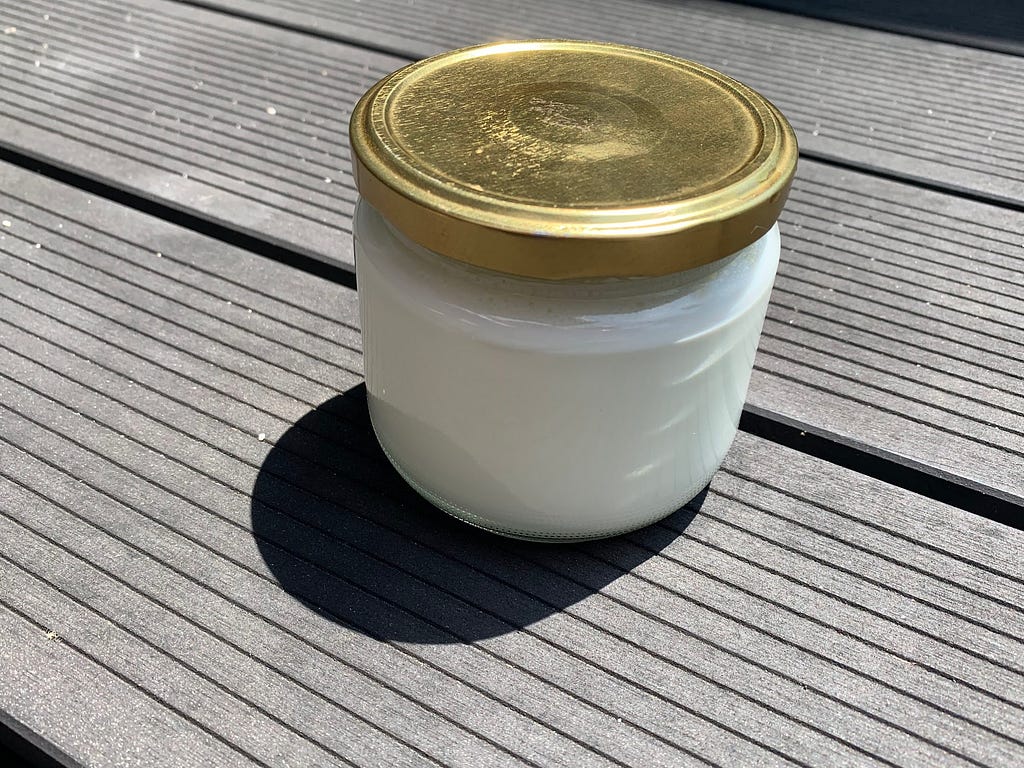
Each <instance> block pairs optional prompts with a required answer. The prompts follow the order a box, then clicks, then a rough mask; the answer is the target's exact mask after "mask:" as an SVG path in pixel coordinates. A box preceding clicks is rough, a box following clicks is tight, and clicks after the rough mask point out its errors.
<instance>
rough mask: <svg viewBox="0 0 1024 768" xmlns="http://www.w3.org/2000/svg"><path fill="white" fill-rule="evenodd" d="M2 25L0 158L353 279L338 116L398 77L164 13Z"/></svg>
mask: <svg viewBox="0 0 1024 768" xmlns="http://www.w3.org/2000/svg"><path fill="white" fill-rule="evenodd" d="M2 13H3V23H4V24H5V25H10V26H9V27H6V28H7V29H13V30H14V31H13V32H11V33H9V34H5V35H2V36H0V66H2V67H3V69H4V88H3V91H2V93H0V136H2V139H0V142H2V143H3V144H5V145H6V146H8V147H12V148H14V149H16V150H17V151H20V152H24V153H27V154H29V155H32V156H35V157H39V158H42V159H44V160H46V161H47V162H51V163H55V164H57V165H60V166H64V167H67V168H71V169H73V170H75V171H78V172H82V173H84V174H86V175H89V176H92V177H95V178H99V179H101V180H102V181H104V182H106V183H109V184H112V185H113V186H115V187H117V188H119V189H123V190H127V191H128V192H130V193H132V194H136V195H141V196H143V197H145V198H149V199H153V200H157V201H159V202H161V203H164V204H167V205H170V206H172V207H175V208H178V209H181V210H184V211H186V212H189V213H198V214H199V215H201V216H202V217H203V218H205V219H209V220H212V221H214V222H217V223H219V224H223V225H226V226H228V227H230V228H232V229H236V230H240V231H243V232H245V233H248V234H255V235H257V236H258V237H260V238H262V239H264V240H268V241H271V242H274V243H279V244H283V245H285V246H287V247H289V248H291V249H294V250H298V251H301V252H303V253H306V254H309V255H314V256H316V257H318V258H321V259H323V258H326V259H328V260H333V261H337V262H341V263H344V264H348V265H351V264H352V258H351V246H350V243H349V241H350V237H349V235H348V233H347V231H346V230H347V229H348V226H349V219H350V216H351V211H352V203H353V200H354V196H355V193H354V191H353V187H352V179H351V175H350V172H349V163H348V140H347V120H348V112H349V111H350V109H351V106H352V104H353V103H354V102H355V100H356V98H357V97H358V96H359V94H360V93H361V92H362V91H363V90H365V89H366V88H367V87H368V86H369V85H370V84H372V83H373V82H374V81H376V80H377V79H379V78H380V77H381V76H382V75H384V74H385V73H386V72H388V71H390V70H392V69H395V68H397V67H398V66H400V65H401V64H403V63H404V61H402V60H400V59H397V58H394V57H388V56H383V55H379V54H374V53H371V52H369V51H364V50H361V49H359V48H357V47H353V46H342V45H338V44H334V43H328V42H323V41H317V40H314V39H311V38H309V37H308V36H306V35H301V34H297V33H293V32H288V31H286V30H276V29H272V28H270V27H268V26H266V25H264V24H255V23H247V22H246V23H239V22H238V21H236V20H233V19H231V18H228V17H225V16H223V15H222V14H219V13H213V12H208V11H197V10H196V9H193V8H188V7H183V6H178V5H175V4H173V3H168V2H155V3H150V4H147V6H146V7H140V6H136V5H131V4H123V3H108V2H105V1H104V0H101V2H97V3H92V2H77V0H76V1H75V2H69V3H48V2H36V0H30V1H29V2H27V3H24V4H18V5H17V6H16V7H8V8H4V10H3V12H2Z"/></svg>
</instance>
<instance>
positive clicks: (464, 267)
mask: <svg viewBox="0 0 1024 768" xmlns="http://www.w3.org/2000/svg"><path fill="white" fill-rule="evenodd" d="M360 205H366V206H367V207H368V208H370V209H371V210H372V211H373V214H374V215H375V216H377V217H379V218H380V220H381V222H382V223H383V224H384V226H385V227H386V228H387V230H388V232H389V233H390V234H391V236H392V237H394V238H395V239H396V240H397V241H398V242H399V243H401V244H402V245H403V246H404V247H405V248H406V249H407V250H408V251H409V253H410V254H412V255H413V256H415V257H416V258H417V259H421V260H423V261H424V262H425V263H427V264H429V265H430V268H432V269H436V270H439V271H442V272H449V273H452V274H457V275H458V276H459V279H460V280H464V281H469V282H471V283H477V284H479V285H480V286H481V287H486V288H487V289H489V290H497V291H503V292H508V293H516V294H527V295H531V296H538V297H550V298H572V299H587V298H593V299H614V298H629V297H634V296H650V295H657V294H661V293H675V294H678V293H679V292H686V290H687V289H688V288H690V287H692V286H695V285H697V284H699V283H701V282H702V281H703V280H705V279H707V278H708V277H710V276H712V275H714V274H716V273H717V272H720V271H722V270H724V269H726V268H727V267H728V266H729V265H730V264H732V263H733V262H734V261H735V260H736V259H738V258H742V257H743V256H744V255H745V254H749V253H752V252H754V251H755V250H756V249H757V248H758V245H759V243H760V241H756V242H754V243H752V244H751V245H749V246H747V247H746V248H744V249H743V250H741V251H737V252H736V253H733V254H730V255H728V256H725V257H723V258H721V259H717V260H716V261H713V262H711V263H709V264H704V265H702V266H699V267H694V268H693V269H688V270H685V271H682V272H673V273H671V274H667V275H658V276H654V277H651V276H642V277H629V276H622V277H593V278H571V279H567V280H545V279H542V278H536V277H523V276H520V275H514V274H509V273H506V272H497V271H494V270H490V269H486V268H484V267H478V266H475V265H473V264H467V263H466V262H463V261H459V260H458V259H453V258H451V257H449V256H445V255H443V254H440V253H437V252H436V251H432V250H430V249H428V248H425V247H423V246H422V245H419V244H418V243H415V242H413V241H412V240H410V239H409V238H408V237H407V236H406V235H405V234H403V233H402V232H401V231H399V230H398V229H397V228H396V227H395V226H394V225H393V224H392V223H391V222H390V221H388V220H387V219H386V218H385V217H383V216H382V215H381V214H380V213H379V212H378V211H377V210H376V209H373V208H372V206H370V205H369V204H368V203H366V202H365V201H360Z"/></svg>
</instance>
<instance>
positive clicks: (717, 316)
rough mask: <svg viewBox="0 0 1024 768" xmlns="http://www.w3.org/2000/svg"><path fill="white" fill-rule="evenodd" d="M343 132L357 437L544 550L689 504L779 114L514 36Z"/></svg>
mask: <svg viewBox="0 0 1024 768" xmlns="http://www.w3.org/2000/svg"><path fill="white" fill-rule="evenodd" d="M350 135H351V137H352V139H351V140H352V145H353V159H354V163H353V165H354V168H355V169H356V181H357V185H358V187H359V190H360V194H361V200H360V202H359V204H358V207H357V210H356V215H355V220H354V232H355V253H356V267H357V278H358V285H359V299H360V314H361V319H362V330H363V337H364V357H365V365H366V385H367V394H368V401H369V409H370V416H371V421H372V423H373V426H374V430H375V431H376V434H377V437H378V439H379V441H380V443H381V446H382V447H383V449H384V451H385V453H386V454H387V456H388V458H389V459H390V460H391V462H392V463H393V464H394V466H395V467H396V468H397V469H398V471H399V472H400V473H401V474H402V476H403V477H405V479H406V480H407V481H408V482H409V483H410V485H412V486H413V487H414V488H415V489H416V490H417V491H418V492H419V493H420V494H421V495H422V496H424V497H425V498H426V499H427V500H429V501H430V502H431V503H433V504H434V505H435V506H437V507H439V508H440V509H442V510H444V511H445V512H448V513H449V514H452V515H454V516H456V517H458V518H461V519H462V520H465V521H466V522H469V523H472V524H474V525H477V526H480V527H483V528H486V529H488V530H491V531H494V532H497V533H502V534H505V535H510V536H516V537H521V538H528V539H536V540H547V541H552V540H562V541H565V540H581V539H589V538H598V537H603V536H611V535H615V534H618V533H622V532H625V531H628V530H631V529H635V528H638V527H641V526H644V525H647V524H649V523H651V522H654V521H655V520H658V519H660V518H662V517H665V516H666V515H669V514H671V513H672V512H673V511H675V510H676V509H678V508H679V507H681V506H682V505H684V504H685V503H686V502H687V501H689V500H690V499H691V498H692V497H693V496H695V495H696V494H697V493H699V492H700V491H701V489H702V488H703V487H704V486H705V485H706V484H707V483H708V482H709V481H710V479H711V476H712V474H713V473H714V472H715V470H716V469H717V468H718V466H719V464H720V463H721V461H722V459H723V457H724V455H725V453H726V451H727V450H728V448H729V445H730V443H731V442H732V439H733V437H734V436H735V433H736V429H737V425H738V422H739V416H740V413H741V410H742V407H743V402H744V398H745V395H746V390H747V385H748V383H749V379H750V374H751V370H752V366H753V360H754V353H755V351H756V347H757V341H758V337H759V334H760V330H761V325H762V323H763V320H764V315H765V310H766V307H767V303H768V299H769V296H770V293H771V288H772V283H773V280H774V277H775V271H776V268H777V266H778V261H779V250H780V249H779V234H778V227H777V225H776V223H775V222H776V219H777V218H778V214H779V212H780V211H781V208H782V205H783V202H784V200H785V197H786V193H787V192H788V188H789V184H790V181H791V179H792V174H793V171H794V168H795V163H796V142H795V138H794V136H793V133H792V130H791V128H790V127H789V125H788V124H787V123H786V121H785V119H784V118H783V117H782V116H781V115H780V114H779V113H778V111H777V110H776V109H775V108H774V107H772V106H771V104H769V103H768V102H767V101H766V100H764V99H763V98H762V97H760V96H759V95H758V94H756V93H754V92H753V91H751V90H750V89H748V88H746V87H745V86H742V85H740V84H739V83H736V82H735V81H732V80H730V79H729V78H726V77H725V76H724V75H721V74H719V73H716V72H714V71H713V70H709V69H706V68H704V67H701V66H699V65H696V64H693V63H691V62H685V61H682V60H679V59H675V58H673V57H670V56H667V55H664V54H660V53H655V52H651V51H644V50H640V49H635V48H629V47H626V46H617V45H610V44H600V43H581V42H574V41H526V42H519V43H502V44H495V45H489V46H479V47H476V48H471V49H463V50H461V51H456V52H452V53H448V54H442V55H441V56H438V57H434V58H432V59H428V60H425V61H423V62H419V63H417V64H414V65H411V66H410V67H406V68H405V69H402V70H399V71H398V72H397V73H395V74H393V75H391V76H389V77H388V78H385V79H384V80H382V81H381V82H380V83H378V84H377V85H376V86H374V88H373V89H371V90H370V91H369V92H368V93H367V94H366V96H364V97H363V99H362V100H361V101H360V103H359V104H358V105H357V107H356V110H355V112H354V114H353V118H352V125H351V132H350Z"/></svg>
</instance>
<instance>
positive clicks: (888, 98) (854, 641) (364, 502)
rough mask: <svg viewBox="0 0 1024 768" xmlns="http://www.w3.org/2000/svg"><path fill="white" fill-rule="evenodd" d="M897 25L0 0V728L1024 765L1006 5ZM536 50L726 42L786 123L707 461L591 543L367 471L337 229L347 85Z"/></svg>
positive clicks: (1013, 176)
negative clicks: (716, 461) (775, 262)
mask: <svg viewBox="0 0 1024 768" xmlns="http://www.w3.org/2000/svg"><path fill="white" fill-rule="evenodd" d="M762 4H763V3H762ZM769 4H771V3H769ZM779 4H782V5H786V6H787V7H791V8H792V7H795V6H796V5H797V4H796V3H795V2H788V3H776V5H779ZM8 6H9V7H8ZM836 18H840V19H847V20H851V21H856V22H859V23H867V21H866V20H865V19H862V18H857V17H853V16H849V15H845V16H844V15H842V14H840V15H838V16H836ZM901 18H902V17H901ZM886 24H891V25H893V28H898V29H900V30H902V31H903V32H904V33H907V32H910V31H914V32H916V33H918V34H919V35H920V36H912V35H909V34H895V33H892V32H886V31H883V30H881V29H868V28H866V27H864V26H853V25H852V24H844V23H841V22H839V21H827V20H819V19H812V18H808V17H804V16H799V15H794V14H789V13H783V12H779V11H773V10H765V9H762V8H754V7H749V6H746V5H738V4H733V3H725V2H712V1H711V0H694V1H693V2H667V1H666V0H597V1H596V2H590V3H584V2H575V3H571V2H567V0H559V1H558V2H553V3H552V2H541V0H527V1H525V2H521V3H507V2H497V0H484V1H482V2H475V3H455V2H443V1H441V0H429V1H428V0H416V2H411V0H377V1H375V2H368V1H366V2H359V1H358V0H190V1H189V2H170V1H169V0H148V1H147V2H142V0H138V1H136V2H128V1H126V0H61V1H60V2H56V1H53V2H50V1H44V0H21V2H18V3H13V2H12V3H7V4H5V7H3V8H0V32H2V34H0V65H2V70H0V72H2V76H0V360H2V362H0V586H2V589H0V726H2V727H3V729H6V730H5V731H3V732H2V733H0V735H2V737H3V738H2V740H0V745H6V748H8V749H10V750H13V751H14V752H16V753H18V754H20V755H21V756H22V757H27V758H28V759H29V760H31V761H34V762H36V763H39V764H43V763H44V762H45V761H46V760H49V761H51V762H50V764H53V763H52V761H56V762H57V763H58V764H63V765H71V766H79V765H82V766H107V765H125V766H146V767H149V766H193V765H194V766H197V767H198V766H203V768H206V767H208V766H213V765H232V766H234V765H261V766H275V767H276V766H285V765H289V766H313V765H325V766H326V765H350V766H389V767H390V766H421V765H443V766H468V767H473V768H476V767H477V766H491V765H494V766H505V765H519V764H523V765H532V766H545V767H546V766H571V767H572V768H576V767H577V766H591V765H594V766H598V765H600V766H604V765H618V766H633V765H636V766H644V768H647V767H648V766H677V765H723V766H746V765H754V764H757V765H792V764H796V765H802V766H820V765H847V766H915V767H916V766H961V765H962V766H1006V768H1016V767H1017V766H1020V765H1022V764H1024V608H1022V606H1024V554H1022V553H1024V549H1022V547H1024V532H1022V529H1024V362H1022V361H1024V330H1022V322H1021V320H1022V317H1024V151H1022V150H1024V58H1021V57H1019V56H1017V55H1014V53H1013V51H1015V50H1016V49H1015V48H1014V43H1013V40H1014V39H1017V40H1019V39H1020V38H1019V37H1017V38H1014V34H1015V33H1014V30H1015V29H1018V30H1019V28H1020V27H1021V20H1020V19H1019V18H1015V19H1014V18H1008V19H1007V21H1006V23H1005V24H1003V25H1002V26H1001V29H1002V31H1003V33H1004V34H1003V36H1001V37H998V38H992V37H985V36H984V35H982V34H981V32H979V31H978V30H981V31H984V29H983V26H982V25H978V24H975V25H968V26H967V27H965V29H966V31H965V32H964V34H961V35H959V36H958V35H956V34H952V33H941V34H940V33H939V32H934V33H933V31H929V30H926V29H924V28H923V27H921V26H920V25H918V26H914V25H913V24H910V22H909V21H907V20H906V19H905V18H904V19H903V21H900V20H899V19H895V20H894V19H893V18H887V17H880V20H879V21H878V23H876V24H875V25H874V26H882V27H884V26H885V25H886ZM1014 24H1016V25H1017V26H1016V27H1014ZM538 36H544V37H559V36H561V37H585V38H600V39H612V40H618V41H621V42H627V43H634V44H640V45H645V46H649V47H654V48H659V49H662V50H666V51H668V52H671V53H675V54H679V55H683V56H686V57H688V58H694V59H698V60H701V61H703V62H704V63H707V64H709V65H711V66H714V67H717V68H719V69H722V70H724V71H726V72H728V73H729V74H732V75H734V76H737V77H739V78H740V79H743V80H745V81H746V82H748V83H749V84H751V85H753V86H755V87H757V88H758V89H760V90H762V91H763V92H764V93H765V94H766V95H767V96H768V97H769V98H771V99H773V100H774V101H775V102H776V103H777V104H778V105H779V106H780V107H781V108H782V109H783V110H784V111H785V112H786V114H787V115H788V116H789V117H790V118H791V120H792V121H793V123H794V125H795V127H796V128H797V131H798V133H799V137H800V141H801V152H802V159H801V166H800V170H799V178H798V180H797V183H796V185H795V189H794V192H793V194H792V197H791V202H790V203H789V205H788V207H787V210H786V213H785V215H784V221H783V236H784V240H783V263H782V266H781V268H780V273H779V277H778V280H777V283H776V287H775V291H774V293H773V299H772V305H771V308H770V309H769V316H768V320H767V322H766V325H765V330H764V334H763V336H762V340H761V346H760V351H759V353H758V358H757V362H756V369H755V374H754V378H753V381H752V383H751V388H750V393H749V399H748V406H747V410H746V412H745V415H744V421H743V424H742V430H741V433H740V435H739V436H738V437H737V440H736V442H735V444H734V446H733V448H732V451H731V452H730V454H729V456H728V458H727V460H726V463H725V466H724V467H723V468H722V470H721V471H720V472H719V473H718V474H717V475H716V477H715V479H714V481H713V482H712V485H711V488H710V490H709V492H708V493H707V495H706V497H705V498H703V499H700V500H697V501H696V502H695V503H693V504H691V505H690V507H689V508H686V509H683V510H680V511H679V512H678V513H677V514H676V515H674V516H673V517H672V518H670V519H668V520H667V521H665V522H664V523H662V524H658V525H655V526H652V527H650V528H648V529H645V530H643V531H640V532H637V533H635V534H631V535H629V536H625V537H621V538H618V539H614V540H611V541H606V542H599V543H593V544H588V545H583V546H571V547H570V546H539V545H529V544H522V543H515V542H511V541H506V540H502V539H498V538H496V537H492V536H489V535H485V534H482V533H479V532H477V531H475V530H473V529H470V528H468V527H466V526H463V525H461V524H458V523H456V522H454V521H450V520H449V519H448V518H446V517H445V516H443V515H442V514H441V513H439V512H436V511H434V510H433V509H432V508H430V507H429V506H428V505H427V504H426V503H425V502H422V501H420V500H419V499H418V497H417V496H415V494H414V493H412V492H411V491H410V490H408V489H407V487H406V486H405V485H404V484H403V483H402V481H401V480H400V479H399V478H398V477H397V475H396V474H395V473H394V472H393V471H392V470H391V468H390V466H389V465H388V463H387V461H386V460H385V459H384V458H383V456H382V455H381V453H380V451H379V449H378V447H377V445H376V442H375V440H374V439H373V437H372V434H371V433H370V432H369V428H368V424H367V417H366V408H365V396H364V393H363V389H362V386H361V374H362V361H361V339H360V334H359V328H358V312H357V305H356V293H355V290H354V288H355V280H354V276H353V274H352V256H351V244H350V233H349V217H350V214H351V211H352V205H353V202H354V198H355V191H354V188H353V184H352V179H351V175H350V171H349V164H348V149H347V133H346V130H347V129H346V124H347V119H348V114H349V111H350V109H351V106H352V104H353V103H354V101H355V99H356V98H357V97H358V95H359V94H360V93H361V92H362V90H363V89H365V88H366V87H367V86H368V85H369V84H371V83H372V82H374V81H375V80H376V79H377V78H379V77H380V76H382V75H383V74H385V73H386V72H388V71H390V70H392V69H394V68H396V67H398V66H400V65H402V64H403V63H405V62H406V61H409V60H410V59H412V58H416V57H420V56H423V55H427V54H430V53H434V52H436V51H439V50H442V49H446V48H450V47H456V46H459V45H464V44H469V43H474V42H479V41H483V40H491V39H500V38H509V37H538ZM935 37H944V39H945V41H940V40H936V39H933V38H935ZM949 40H954V41H959V44H958V43H956V42H949ZM968 43H970V44H968ZM989 43H991V44H989ZM2 749H3V747H2V746H0V756H2V755H3V752H2Z"/></svg>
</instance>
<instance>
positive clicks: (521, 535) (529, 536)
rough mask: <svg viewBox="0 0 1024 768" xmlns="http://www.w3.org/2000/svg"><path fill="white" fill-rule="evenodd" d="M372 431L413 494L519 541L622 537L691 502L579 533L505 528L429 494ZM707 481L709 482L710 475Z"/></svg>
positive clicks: (469, 522)
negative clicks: (621, 524) (615, 525)
mask: <svg viewBox="0 0 1024 768" xmlns="http://www.w3.org/2000/svg"><path fill="white" fill-rule="evenodd" d="M370 424H371V425H372V424H373V419H372V418H371V419H370ZM373 431H374V434H375V436H376V437H377V443H378V444H379V445H380V447H381V450H382V451H383V452H384V455H385V456H387V459H388V461H389V462H390V463H391V466H393V467H394V468H395V471H396V472H398V474H399V475H401V476H402V479H403V480H405V482H406V483H408V484H409V487H410V488H412V489H413V490H414V491H416V493H418V494H419V495H420V496H421V497H422V498H423V499H425V500H426V501H428V502H429V503H430V505H431V506H433V507H435V508H436V509H439V510H440V511H441V512H444V513H445V514H446V515H448V516H449V517H454V518H455V519H456V520H458V521H460V522H463V523H466V524H467V525H471V526H473V527H474V528H479V529H480V530H483V531H487V532H488V533H493V534H496V535H498V536H504V537H506V538H509V539H518V540H520V541H529V542H534V543H538V544H576V543H580V542H585V541H597V540H599V539H610V538H612V537H614V536H622V535H624V534H627V533H632V532H633V531H638V530H640V529H641V528H646V527H647V526H649V525H653V524H654V523H656V522H658V521H659V520H664V519H665V518H666V517H669V516H670V515H672V514H674V513H675V512H677V511H678V510H680V509H682V508H683V507H684V506H686V504H688V503H689V502H690V501H691V499H687V501H685V502H684V503H682V504H680V505H679V506H677V507H673V508H672V509H669V510H668V511H666V512H659V513H658V514H656V515H653V516H651V517H650V518H645V519H643V520H641V521H639V522H635V523H631V524H630V525H628V526H626V527H624V528H613V529H608V530H604V531H597V532H595V533H588V534H582V535H580V534H559V533H540V532H537V531H525V530H519V529H515V528H507V527H504V526H501V525H498V524H496V523H495V522H494V521H492V520H488V519H487V518H485V517H481V516H480V515H477V514H474V513H473V512H470V511H469V510H467V509H463V508H462V507H459V506H457V505H455V504H452V503H451V502H449V501H446V500H445V499H444V498H442V497H440V496H438V495H437V494H436V493H433V492H432V491H429V490H427V489H426V488H424V487H423V486H422V485H420V484H419V483H418V482H416V480H414V479H413V478H412V477H411V476H410V474H409V473H408V472H407V471H406V470H405V468H404V467H403V466H402V464H401V463H400V462H399V461H398V460H397V459H396V458H395V457H394V456H393V455H392V453H391V451H389V450H388V448H387V446H386V445H385V444H384V441H382V440H381V439H380V435H379V434H377V429H376V427H374V430H373ZM708 482H710V478H709V480H708ZM704 490H706V484H705V486H703V487H702V490H700V491H698V492H697V493H696V494H695V495H694V496H693V498H697V497H699V496H700V495H701V494H702V493H703V492H704Z"/></svg>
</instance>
